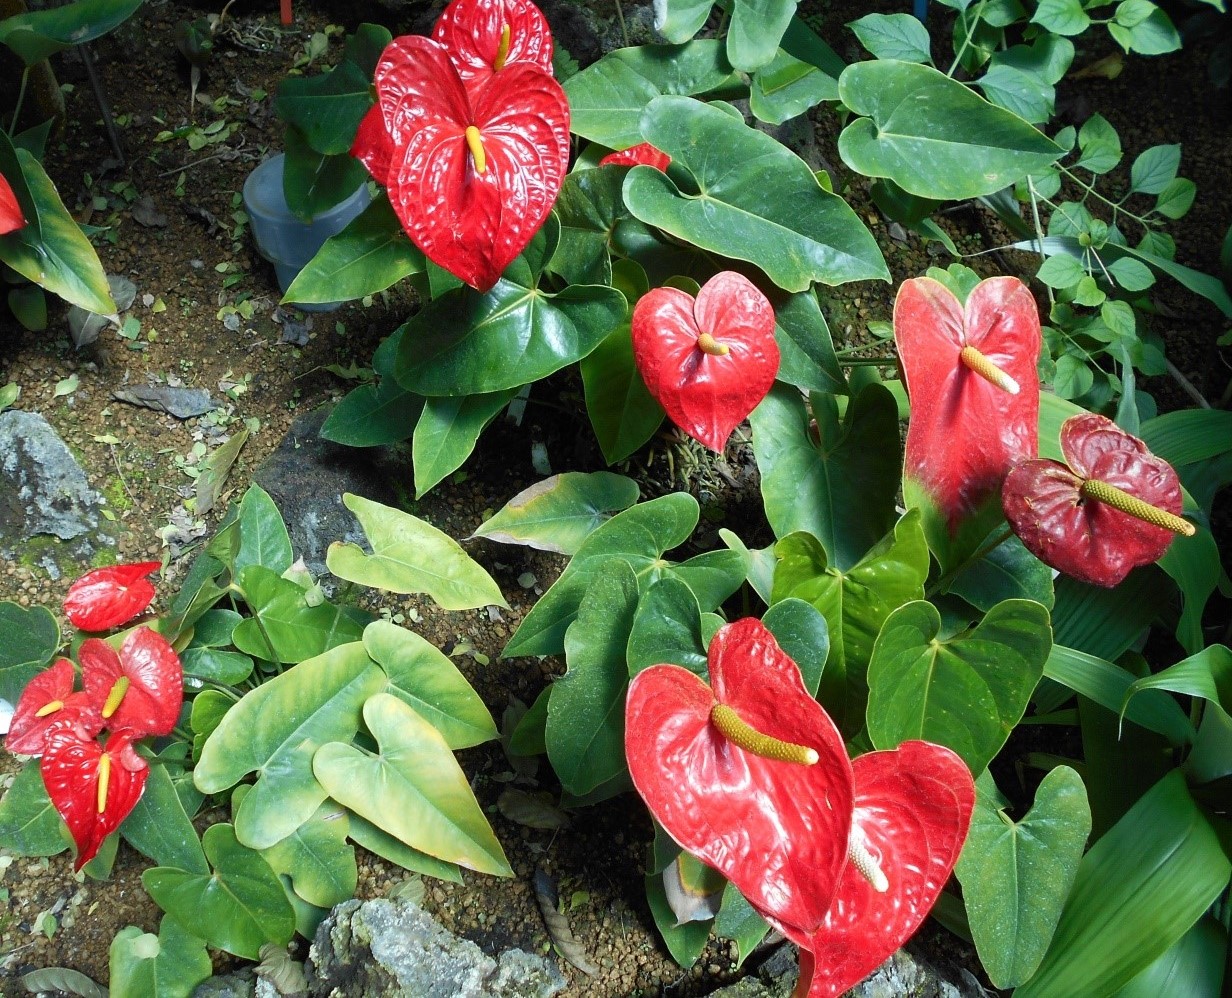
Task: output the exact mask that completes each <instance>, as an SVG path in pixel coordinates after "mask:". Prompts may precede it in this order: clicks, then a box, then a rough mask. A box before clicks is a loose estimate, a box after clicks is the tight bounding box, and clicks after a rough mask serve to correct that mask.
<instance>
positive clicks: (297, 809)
mask: <svg viewBox="0 0 1232 998" xmlns="http://www.w3.org/2000/svg"><path fill="white" fill-rule="evenodd" d="M386 681H387V680H386V677H385V673H384V672H382V671H381V670H380V669H379V668H378V667H377V666H376V665H374V664H373V663H372V660H371V659H370V658H369V657H368V654H367V652H365V651H364V646H363V645H362V644H360V643H359V642H358V641H356V642H352V643H351V644H347V645H341V646H340V647H338V648H334V649H333V650H331V651H328V652H326V653H325V654H324V655H319V656H317V657H316V658H311V659H309V660H308V661H306V662H301V663H300V664H299V665H297V666H296V667H295V668H293V669H290V670H288V671H287V672H284V673H283V674H282V675H280V676H276V677H275V678H274V679H271V680H269V681H268V682H266V683H264V684H263V685H261V686H259V687H257V689H255V690H253V691H251V692H250V693H247V694H246V695H245V696H244V698H243V699H242V700H241V701H240V702H239V703H237V704H236V705H235V706H234V707H232V708H231V709H230V710H229V711H227V713H226V714H225V715H224V716H223V719H222V721H221V722H220V723H219V725H218V727H217V728H215V729H214V731H213V733H212V734H211V735H210V736H209V738H208V739H207V740H206V743H205V746H204V747H203V748H202V750H201V757H200V760H199V761H198V762H197V767H196V769H194V770H193V782H194V783H196V785H197V789H199V790H201V791H202V792H203V793H207V794H216V793H221V792H222V791H223V790H226V789H227V788H228V787H230V786H233V785H234V784H236V783H238V782H239V781H240V780H241V779H242V778H243V777H244V776H245V775H246V774H248V773H252V772H256V773H258V779H257V782H256V784H255V785H254V787H253V789H252V791H251V792H250V793H249V794H248V796H247V797H245V798H244V802H243V804H242V805H241V806H240V809H239V811H238V812H237V813H236V816H235V822H236V832H237V834H238V835H239V836H240V838H241V839H242V840H243V841H244V842H246V843H248V844H250V845H251V846H252V847H253V848H254V849H264V848H265V847H267V846H271V845H273V844H274V843H275V842H277V841H278V840H279V839H283V838H286V837H287V836H288V835H290V834H291V833H292V832H293V831H295V829H297V828H298V827H299V826H300V825H301V824H303V823H304V822H305V821H307V820H308V819H309V818H310V817H311V816H312V813H313V812H314V811H315V810H316V809H317V807H318V806H319V805H320V803H321V802H322V801H323V800H325V798H326V796H327V795H326V792H325V790H324V788H322V787H321V785H320V784H319V783H317V781H316V779H315V778H314V777H313V775H312V754H313V753H314V752H315V751H316V750H317V747H318V746H320V745H323V744H324V743H325V742H331V741H339V742H346V741H350V740H351V738H353V737H354V736H355V732H356V731H358V730H359V723H360V709H361V707H362V706H363V703H364V701H365V700H367V699H368V697H370V696H372V695H373V694H375V693H378V692H380V691H381V690H382V689H384V687H385V684H386Z"/></svg>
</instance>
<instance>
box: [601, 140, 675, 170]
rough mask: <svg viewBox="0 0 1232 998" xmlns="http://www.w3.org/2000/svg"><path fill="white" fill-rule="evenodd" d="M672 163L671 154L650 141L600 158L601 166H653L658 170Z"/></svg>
mask: <svg viewBox="0 0 1232 998" xmlns="http://www.w3.org/2000/svg"><path fill="white" fill-rule="evenodd" d="M671 163H672V157H671V156H669V155H668V154H667V153H665V152H660V151H659V150H658V149H656V148H655V147H654V146H652V145H651V144H650V143H649V142H639V143H638V144H637V145H635V146H630V147H629V148H628V149H624V150H621V151H620V152H610V153H608V154H607V155H606V156H604V157H603V158H602V159H601V160H599V165H600V166H653V167H654V168H655V169H656V170H666V169H667V168H668V167H669V166H671Z"/></svg>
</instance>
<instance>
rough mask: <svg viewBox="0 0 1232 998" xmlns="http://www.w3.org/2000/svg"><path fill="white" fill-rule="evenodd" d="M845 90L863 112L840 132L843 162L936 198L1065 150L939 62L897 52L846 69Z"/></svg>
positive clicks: (1023, 171) (982, 185) (1007, 177)
mask: <svg viewBox="0 0 1232 998" xmlns="http://www.w3.org/2000/svg"><path fill="white" fill-rule="evenodd" d="M838 85H839V95H840V97H841V98H842V101H843V103H844V104H846V105H847V106H848V107H849V108H851V110H852V111H854V112H855V113H856V114H858V115H866V116H867V117H860V118H857V119H856V120H855V121H853V122H851V123H850V124H849V125H848V126H847V127H846V128H845V129H843V133H842V134H841V135H840V136H839V143H838V149H839V155H841V156H842V157H843V162H844V163H846V164H847V165H848V166H849V167H851V168H852V169H853V170H855V171H856V172H858V173H862V174H864V175H865V176H866V177H888V178H889V179H891V180H893V181H894V182H895V183H897V184H898V185H899V186H900V187H901V188H903V189H904V190H906V191H908V192H910V193H912V194H916V195H919V196H920V197H926V198H934V199H936V200H938V201H948V200H958V199H961V198H973V197H980V196H981V195H985V194H992V193H994V192H996V191H999V190H1001V189H1002V188H1004V187H1008V186H1010V185H1012V184H1013V183H1014V182H1015V181H1018V180H1021V179H1022V178H1023V177H1025V176H1027V175H1028V174H1031V173H1039V172H1041V171H1042V170H1044V169H1046V168H1047V167H1048V166H1050V165H1051V164H1052V163H1054V162H1055V161H1056V160H1057V158H1058V157H1060V156H1061V154H1062V149H1061V147H1060V146H1058V145H1057V144H1056V143H1055V142H1053V141H1052V140H1051V139H1049V138H1048V137H1047V136H1045V135H1044V134H1043V133H1042V132H1039V131H1037V130H1036V129H1035V128H1033V127H1032V126H1031V125H1030V124H1028V123H1027V122H1026V121H1024V120H1023V119H1022V118H1020V117H1018V116H1017V115H1016V114H1014V113H1012V112H1010V111H1007V110H1005V109H1004V108H1000V107H996V106H994V105H992V104H989V103H988V102H987V101H986V100H984V99H983V98H982V97H980V96H979V95H978V94H976V93H975V92H974V91H973V90H971V89H969V88H968V87H965V86H963V85H962V84H961V83H959V82H958V81H957V80H952V79H950V78H949V77H947V76H945V75H944V74H942V73H939V72H937V70H935V69H932V68H931V67H928V66H920V65H916V64H915V63H909V62H898V61H895V60H892V59H877V60H874V61H872V62H858V63H854V64H853V65H851V66H848V67H847V68H846V69H845V70H843V75H842V76H841V77H839V82H838Z"/></svg>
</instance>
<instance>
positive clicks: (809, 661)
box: [761, 596, 830, 696]
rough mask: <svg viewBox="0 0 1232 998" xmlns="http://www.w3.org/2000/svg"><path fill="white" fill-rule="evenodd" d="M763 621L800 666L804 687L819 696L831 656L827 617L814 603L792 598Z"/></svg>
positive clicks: (784, 600) (782, 601)
mask: <svg viewBox="0 0 1232 998" xmlns="http://www.w3.org/2000/svg"><path fill="white" fill-rule="evenodd" d="M761 622H762V623H763V624H765V625H766V630H768V631H769V632H770V633H771V634H773V635H774V640H775V641H777V642H778V643H779V647H780V648H782V649H783V651H785V652H786V653H787V655H788V657H789V658H790V659H791V660H792V661H793V662H795V663H796V667H797V668H798V669H799V670H800V678H801V679H803V680H804V688H805V689H806V690H808V691H809V693H811V694H812V695H813V696H816V695H817V687H818V686H820V685H821V673H822V670H823V668H824V667H825V664H826V659H827V658H829V656H830V628H829V627H828V626H827V624H826V618H825V617H823V616H822V615H821V612H820V611H819V610H818V609H817V608H816V607H815V606H813V605H812V604H811V603H806V602H804V600H802V599H795V598H794V597H790V596H789V597H788V598H787V599H783V600H779V601H778V602H777V603H775V604H774V606H772V607H770V608H769V609H768V610H767V611H766V613H765V615H764V616H763V617H762V618H761Z"/></svg>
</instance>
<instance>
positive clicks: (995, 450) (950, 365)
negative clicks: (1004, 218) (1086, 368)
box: [894, 277, 1040, 534]
mask: <svg viewBox="0 0 1232 998" xmlns="http://www.w3.org/2000/svg"><path fill="white" fill-rule="evenodd" d="M894 342H895V343H896V344H897V346H898V356H899V360H900V362H901V364H902V369H903V378H904V380H905V381H906V383H907V394H908V395H909V396H910V398H911V422H910V423H909V424H908V427H907V443H906V467H905V477H906V478H907V480H908V485H910V484H912V483H914V485H915V486H916V487H918V488H920V489H921V490H923V492H924V493H925V494H926V495H927V496H928V497H929V499H930V500H931V501H932V502H933V503H935V504H936V507H937V508H938V510H939V511H940V512H941V513H942V514H943V515H944V517H945V520H946V522H947V524H948V526H949V529H950V533H951V534H953V533H955V531H956V530H957V528H958V525H959V523H960V522H961V521H962V520H963V519H964V518H966V517H968V516H970V515H971V514H972V513H974V512H975V511H976V510H977V509H978V508H979V507H980V506H981V505H982V504H983V503H984V502H985V500H987V499H988V498H989V497H990V496H993V495H995V494H996V491H997V489H998V488H1000V486H1001V482H1002V481H1003V480H1004V478H1005V475H1006V473H1007V472H1008V471H1009V469H1010V467H1011V465H1013V463H1014V462H1015V461H1018V460H1021V459H1022V458H1026V457H1033V456H1034V455H1035V454H1036V453H1037V449H1036V445H1037V441H1038V432H1039V431H1038V420H1039V375H1038V374H1037V372H1036V361H1037V359H1038V357H1039V351H1040V321H1039V311H1038V309H1037V308H1036V305H1035V299H1034V298H1032V297H1031V292H1030V291H1028V290H1027V287H1026V285H1025V284H1023V283H1022V281H1020V280H1018V278H1016V277H993V278H989V279H988V280H986V281H981V282H980V283H979V284H978V285H977V286H976V287H975V289H974V290H973V291H972V292H971V294H970V295H969V296H968V298H967V304H966V308H965V309H964V307H963V306H962V305H961V304H960V303H959V301H958V299H957V298H955V297H954V295H953V294H952V293H951V292H950V290H949V289H948V288H947V287H946V286H945V285H944V284H941V283H940V282H938V281H934V280H933V279H932V278H929V277H916V278H913V279H911V280H908V281H904V282H903V283H902V286H901V287H900V288H899V290H898V297H897V299H896V300H895V302H894Z"/></svg>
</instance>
